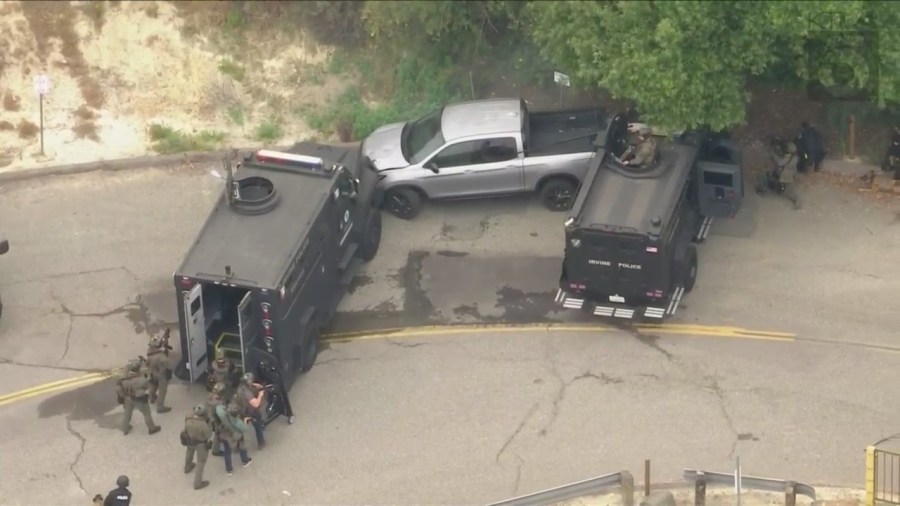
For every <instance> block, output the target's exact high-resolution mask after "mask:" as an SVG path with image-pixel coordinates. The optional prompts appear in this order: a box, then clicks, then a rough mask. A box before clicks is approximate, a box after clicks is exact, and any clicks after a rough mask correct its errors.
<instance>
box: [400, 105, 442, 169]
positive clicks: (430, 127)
mask: <svg viewBox="0 0 900 506" xmlns="http://www.w3.org/2000/svg"><path fill="white" fill-rule="evenodd" d="M443 112H444V109H443V108H441V109H437V110H435V111H432V112H430V113H428V114H426V115H425V116H422V117H421V118H419V119H417V120H415V121H410V122H409V123H407V124H406V125H405V126H404V127H403V134H402V136H401V140H400V150H401V152H402V153H403V158H406V160H407V161H408V162H409V163H411V164H415V163H419V162H421V161H422V160H424V159H425V158H426V157H427V156H428V155H430V154H431V153H433V152H434V150H436V149H437V148H439V147H441V146H443V145H444V142H445V141H444V135H443V133H442V132H441V116H442V115H443Z"/></svg>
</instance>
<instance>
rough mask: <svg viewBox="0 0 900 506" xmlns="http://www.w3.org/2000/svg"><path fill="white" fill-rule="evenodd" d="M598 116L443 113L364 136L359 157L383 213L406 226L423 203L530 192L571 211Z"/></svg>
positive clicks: (487, 104) (496, 108)
mask: <svg viewBox="0 0 900 506" xmlns="http://www.w3.org/2000/svg"><path fill="white" fill-rule="evenodd" d="M603 121H604V118H603V112H602V110H601V109H580V110H567V111H550V112H530V111H529V110H528V108H527V106H526V104H525V101H524V100H521V99H491V100H475V101H471V102H462V103H456V104H450V105H446V106H444V107H442V108H440V109H437V110H435V111H432V112H430V113H429V114H426V115H425V116H423V117H421V118H419V119H417V120H414V121H408V122H406V123H394V124H391V125H385V126H383V127H381V128H379V129H377V130H375V131H374V132H372V134H371V135H369V137H368V138H366V140H365V141H363V144H362V152H363V154H364V155H366V156H368V158H369V159H370V160H371V161H372V165H373V166H374V168H375V170H376V171H377V172H378V177H379V179H380V184H381V185H382V188H383V189H384V191H385V198H384V208H385V209H387V210H388V211H389V212H390V213H391V214H393V215H395V216H397V217H399V218H403V219H412V218H414V217H415V216H416V215H417V214H419V211H421V209H422V205H423V203H424V202H425V200H426V199H465V198H478V197H493V196H498V195H507V194H514V193H522V192H537V193H538V194H539V195H540V198H541V201H542V202H543V204H544V206H545V207H547V208H548V209H550V210H553V211H565V210H566V209H568V208H569V207H571V205H572V202H573V201H574V199H575V194H576V192H577V189H578V185H579V184H580V183H581V179H582V178H583V177H584V174H585V173H586V172H587V167H588V161H589V160H590V159H591V157H592V156H593V153H594V140H595V138H596V137H597V134H598V133H599V132H600V130H601V128H602V127H603V125H602V123H603Z"/></svg>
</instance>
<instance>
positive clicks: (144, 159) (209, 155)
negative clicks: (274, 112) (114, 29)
mask: <svg viewBox="0 0 900 506" xmlns="http://www.w3.org/2000/svg"><path fill="white" fill-rule="evenodd" d="M260 148H261V147H260V146H256V147H250V148H238V152H242V153H243V152H248V151H253V150H256V149H260ZM288 148H290V146H272V147H269V149H274V150H285V149H288ZM231 151H232V150H231V149H223V150H219V151H190V152H186V153H178V154H174V155H149V156H138V157H134V158H120V159H118V160H100V161H97V162H86V163H73V164H68V165H55V166H52V167H38V168H34V169H24V170H12V171H8V172H0V183H7V182H12V181H24V180H28V179H38V178H42V177H46V176H61V175H70V174H83V173H85V172H94V171H99V170H108V171H119V170H134V169H148V168H152V167H172V166H177V165H182V164H184V163H186V162H187V163H208V162H213V161H218V160H221V159H222V157H224V156H226V155H227V154H229V153H230V152H231Z"/></svg>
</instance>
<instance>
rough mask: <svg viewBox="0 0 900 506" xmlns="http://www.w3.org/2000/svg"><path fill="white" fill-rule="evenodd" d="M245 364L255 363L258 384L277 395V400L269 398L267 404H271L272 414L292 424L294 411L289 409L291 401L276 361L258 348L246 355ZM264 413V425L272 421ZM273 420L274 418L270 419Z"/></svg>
mask: <svg viewBox="0 0 900 506" xmlns="http://www.w3.org/2000/svg"><path fill="white" fill-rule="evenodd" d="M247 359H248V360H247V362H248V363H250V364H253V363H256V377H257V378H258V379H259V381H260V383H262V384H263V385H266V387H267V389H268V388H269V387H271V388H272V389H274V391H275V392H274V393H275V394H276V395H277V397H278V398H277V399H274V398H270V399H269V403H270V404H272V405H271V406H270V409H272V410H274V412H276V413H278V414H280V415H284V416H286V417H287V419H288V423H294V410H293V409H292V408H291V400H290V398H289V397H288V392H287V386H286V385H285V383H284V376H283V375H282V373H281V368H280V367H279V366H278V359H276V358H275V356H274V355H272V354H271V353H267V352H265V351H263V350H260V349H258V348H251V349H250V350H248V353H247ZM267 415H268V413H265V414H264V415H263V416H264V423H266V424H268V423H269V422H271V421H272V420H270V419H269V417H268V416H267ZM272 419H274V417H272Z"/></svg>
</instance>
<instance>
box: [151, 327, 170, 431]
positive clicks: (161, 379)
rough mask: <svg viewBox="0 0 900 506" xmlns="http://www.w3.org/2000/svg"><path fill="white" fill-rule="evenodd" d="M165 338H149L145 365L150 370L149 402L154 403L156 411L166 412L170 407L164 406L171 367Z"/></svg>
mask: <svg viewBox="0 0 900 506" xmlns="http://www.w3.org/2000/svg"><path fill="white" fill-rule="evenodd" d="M165 344H166V343H165V340H164V339H162V338H159V337H156V336H153V337H152V338H151V339H150V346H148V348H147V367H148V369H149V371H150V402H151V403H156V412H157V413H168V412H169V411H172V408H170V407H168V406H166V405H165V404H166V393H167V392H168V391H169V379H171V377H172V367H171V366H170V365H169V351H168V350H167V349H166V346H165Z"/></svg>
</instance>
